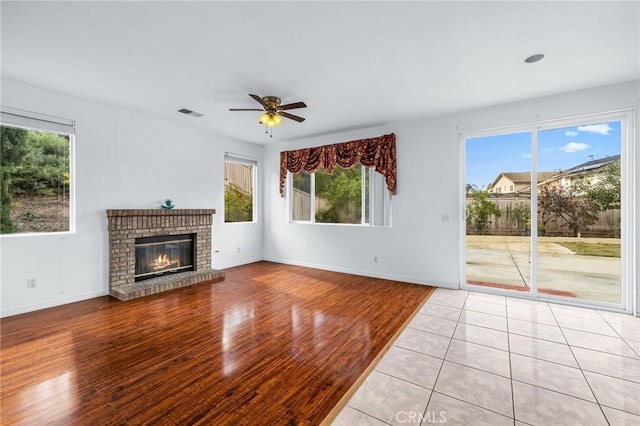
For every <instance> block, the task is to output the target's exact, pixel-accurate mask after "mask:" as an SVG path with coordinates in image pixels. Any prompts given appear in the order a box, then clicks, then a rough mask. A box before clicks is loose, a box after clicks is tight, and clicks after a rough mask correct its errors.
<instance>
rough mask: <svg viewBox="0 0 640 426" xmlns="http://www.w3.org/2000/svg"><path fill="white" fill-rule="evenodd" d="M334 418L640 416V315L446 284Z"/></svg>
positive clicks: (552, 421)
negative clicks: (635, 315)
mask: <svg viewBox="0 0 640 426" xmlns="http://www.w3.org/2000/svg"><path fill="white" fill-rule="evenodd" d="M333 424H334V425H345V426H355V425H408V424H414V425H415V424H422V425H428V424H448V425H518V426H519V425H554V426H555V425H581V426H582V425H607V424H609V425H612V426H617V425H623V426H626V425H634V426H640V318H636V317H632V316H630V315H623V314H618V313H612V312H606V311H599V310H594V309H585V308H576V307H570V306H563V305H557V304H551V303H546V302H541V301H530V300H524V299H517V298H510V297H504V296H497V295H489V294H483V293H475V292H467V291H463V290H446V289H438V290H436V291H435V292H434V294H433V295H432V296H431V298H430V299H429V300H428V301H427V303H426V304H425V305H424V306H423V307H422V309H421V310H420V312H419V313H418V314H417V315H416V316H415V317H414V319H413V320H412V321H411V323H410V324H409V325H408V327H407V328H406V329H405V330H404V331H403V332H402V334H401V335H400V336H399V337H398V338H397V339H396V341H395V342H394V343H393V346H391V347H390V349H389V350H388V352H387V353H386V354H385V355H384V356H383V357H382V359H381V360H380V362H379V363H378V364H377V365H376V367H375V369H374V370H373V371H372V372H371V374H369V376H368V377H367V378H366V379H365V381H364V382H363V383H362V385H361V386H360V387H359V388H358V390H357V391H356V392H355V394H354V395H353V397H352V398H351V400H350V401H349V402H348V403H347V406H346V407H344V409H343V410H342V411H341V412H340V414H339V415H338V417H337V418H336V419H335V421H334V422H333Z"/></svg>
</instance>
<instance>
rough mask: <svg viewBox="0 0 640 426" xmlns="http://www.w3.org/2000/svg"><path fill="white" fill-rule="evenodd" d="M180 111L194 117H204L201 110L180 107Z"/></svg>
mask: <svg viewBox="0 0 640 426" xmlns="http://www.w3.org/2000/svg"><path fill="white" fill-rule="evenodd" d="M178 112H181V113H183V114H187V115H191V116H193V117H202V114H200V113H199V112H195V111H191V110H190V109H187V108H182V109H179V110H178Z"/></svg>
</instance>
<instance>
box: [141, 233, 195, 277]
mask: <svg viewBox="0 0 640 426" xmlns="http://www.w3.org/2000/svg"><path fill="white" fill-rule="evenodd" d="M194 245H195V235H194V234H182V235H159V236H155V237H143V238H136V239H135V249H136V250H135V251H136V255H135V275H134V278H135V281H143V280H147V279H150V278H156V277H159V276H161V275H166V274H176V273H179V272H186V271H193V270H195V268H194V256H193V253H194V252H195V247H194Z"/></svg>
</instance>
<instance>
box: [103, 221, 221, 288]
mask: <svg viewBox="0 0 640 426" xmlns="http://www.w3.org/2000/svg"><path fill="white" fill-rule="evenodd" d="M215 212H216V211H215V210H214V209H179V210H161V209H157V210H151V209H148V210H107V220H108V230H109V294H110V295H111V296H113V297H115V298H117V299H120V300H130V299H135V298H138V297H144V296H148V295H150V294H155V293H160V292H162V291H167V290H173V289H176V288H180V287H185V286H189V285H193V284H197V283H200V282H204V281H221V280H224V272H223V271H218V270H215V269H212V268H211V228H212V224H213V215H214V214H215ZM182 235H190V236H191V238H192V239H193V241H192V247H193V255H192V258H193V259H192V261H191V263H192V264H191V265H189V266H190V268H188V269H189V270H186V271H185V272H183V271H181V270H180V269H181V268H183V267H182V266H180V265H179V261H176V264H175V265H172V264H171V261H169V260H168V259H167V260H166V262H168V263H166V264H167V265H169V266H167V267H159V268H157V273H155V272H154V274H153V276H151V277H149V276H148V274H149V273H147V276H145V277H144V278H145V279H144V280H141V281H137V280H136V277H137V276H139V275H140V274H139V272H138V271H137V270H136V269H137V268H136V261H137V262H138V265H139V264H140V259H137V260H136V252H137V251H138V253H139V252H140V248H139V247H140V245H141V244H140V242H141V241H144V242H145V243H146V242H147V241H154V242H153V243H150V244H156V245H157V246H158V247H159V249H161V248H162V247H161V246H162V244H163V243H162V242H160V243H158V242H155V241H162V240H163V238H164V239H166V240H167V243H164V244H166V245H167V246H168V247H169V246H175V245H176V240H177V239H178V240H179V241H183V240H182V238H181V237H179V236H182ZM161 256H162V255H161ZM151 271H153V269H151Z"/></svg>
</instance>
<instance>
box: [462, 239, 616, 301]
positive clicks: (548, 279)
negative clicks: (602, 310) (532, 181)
mask: <svg viewBox="0 0 640 426" xmlns="http://www.w3.org/2000/svg"><path fill="white" fill-rule="evenodd" d="M563 241H574V242H575V241H579V242H583V243H593V244H597V243H599V244H613V243H619V242H620V240H618V239H609V238H567V237H540V238H539V239H538V287H539V289H541V290H542V289H546V290H555V291H561V292H569V293H572V294H573V296H571V297H577V298H580V299H586V300H596V301H602V302H609V303H619V302H620V273H621V263H620V258H612V257H599V256H580V255H576V254H574V253H573V252H572V251H571V250H569V249H568V248H566V247H563V246H561V245H559V244H558V242H563ZM466 242H467V243H466V244H467V251H466V256H467V281H468V282H469V281H471V282H472V283H474V284H478V285H486V286H494V285H492V284H495V286H497V287H500V285H505V286H516V287H520V288H522V290H525V288H530V287H531V263H530V244H531V243H530V239H529V238H528V237H505V236H487V235H484V236H480V235H468V236H467V237H466ZM567 296H568V294H567Z"/></svg>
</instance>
